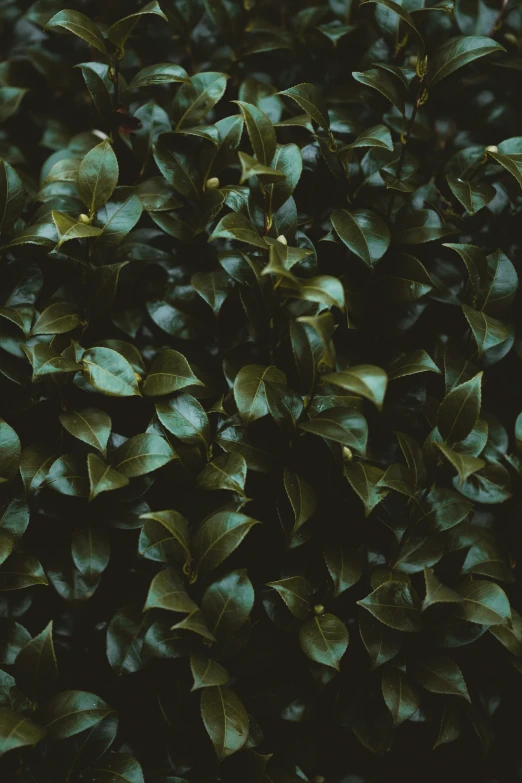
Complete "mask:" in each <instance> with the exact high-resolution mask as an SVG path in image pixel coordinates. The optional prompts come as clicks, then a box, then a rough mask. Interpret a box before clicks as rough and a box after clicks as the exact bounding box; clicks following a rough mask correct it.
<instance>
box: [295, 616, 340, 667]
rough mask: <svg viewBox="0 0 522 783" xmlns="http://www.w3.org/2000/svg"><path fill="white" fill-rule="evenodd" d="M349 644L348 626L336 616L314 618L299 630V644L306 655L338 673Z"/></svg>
mask: <svg viewBox="0 0 522 783" xmlns="http://www.w3.org/2000/svg"><path fill="white" fill-rule="evenodd" d="M348 642H349V634H348V631H347V629H346V626H345V624H344V623H343V622H341V620H339V618H338V617H336V616H335V615H334V614H321V615H319V616H316V617H313V618H312V619H310V620H307V621H306V622H305V623H303V625H302V626H301V627H300V629H299V643H300V645H301V649H302V651H303V652H304V653H305V655H307V656H308V657H309V658H311V659H312V661H317V663H322V664H323V665H324V666H330V667H331V668H332V669H335V670H336V671H340V663H341V658H342V657H343V655H344V653H345V652H346V650H347V648H348Z"/></svg>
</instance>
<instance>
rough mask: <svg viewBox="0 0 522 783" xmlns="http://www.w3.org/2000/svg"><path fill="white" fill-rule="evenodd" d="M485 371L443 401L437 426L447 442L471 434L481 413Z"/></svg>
mask: <svg viewBox="0 0 522 783" xmlns="http://www.w3.org/2000/svg"><path fill="white" fill-rule="evenodd" d="M482 375H483V373H481V372H479V373H478V374H477V375H475V376H474V377H473V378H471V380H469V381H466V382H465V383H461V384H460V386H456V387H455V388H454V389H452V390H451V391H450V392H449V393H448V394H447V395H446V396H445V397H444V400H443V401H442V402H441V404H440V406H439V410H438V413H437V427H438V428H439V430H440V434H441V435H442V437H443V438H444V440H445V441H446V443H456V442H457V441H460V440H464V438H465V437H466V436H467V435H469V433H470V432H471V430H472V429H473V427H474V426H475V424H476V423H477V419H478V417H479V415H480V404H481V384H482Z"/></svg>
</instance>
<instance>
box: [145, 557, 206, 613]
mask: <svg viewBox="0 0 522 783" xmlns="http://www.w3.org/2000/svg"><path fill="white" fill-rule="evenodd" d="M197 608H198V607H197V606H196V604H195V603H194V601H193V600H192V598H191V597H190V596H189V595H188V593H187V591H186V590H185V586H184V584H183V582H182V580H181V577H180V576H178V574H177V573H176V571H174V570H173V569H171V568H167V569H165V570H164V571H160V572H159V574H156V576H155V577H154V579H153V580H152V582H151V583H150V587H149V592H148V595H147V600H146V602H145V606H144V607H143V611H144V612H146V611H147V610H148V609H167V610H168V611H170V612H182V613H183V614H189V613H190V612H194V611H195V610H196V609H197Z"/></svg>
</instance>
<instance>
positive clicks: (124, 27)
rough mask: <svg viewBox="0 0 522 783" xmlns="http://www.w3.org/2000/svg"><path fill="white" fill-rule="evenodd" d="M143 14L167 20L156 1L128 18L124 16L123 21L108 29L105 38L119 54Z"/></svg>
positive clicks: (120, 20)
mask: <svg viewBox="0 0 522 783" xmlns="http://www.w3.org/2000/svg"><path fill="white" fill-rule="evenodd" d="M144 14H155V15H156V16H161V18H162V19H167V17H166V16H165V14H164V13H163V11H162V10H161V8H160V6H159V4H158V3H157V2H156V0H152V2H150V3H147V4H146V5H144V6H143V7H142V8H140V10H139V11H136V12H135V13H134V14H129V16H125V17H124V18H123V19H119V20H118V21H117V22H115V23H114V24H113V25H112V26H111V27H109V30H108V32H107V37H108V39H109V41H112V43H113V44H115V45H116V46H117V47H118V49H119V50H120V51H121V52H123V48H124V46H125V44H126V42H127V39H128V37H129V36H130V34H131V33H132V31H133V30H134V27H135V26H136V24H137V23H138V22H139V20H140V17H141V16H143V15H144Z"/></svg>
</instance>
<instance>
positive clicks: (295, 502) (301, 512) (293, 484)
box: [284, 468, 317, 534]
mask: <svg viewBox="0 0 522 783" xmlns="http://www.w3.org/2000/svg"><path fill="white" fill-rule="evenodd" d="M284 485H285V490H286V494H287V496H288V500H289V501H290V504H291V506H292V510H293V512H294V527H293V534H295V533H296V532H297V531H298V530H299V528H300V527H301V526H302V525H304V523H305V522H307V521H308V520H309V519H310V517H312V516H313V514H314V513H315V510H316V508H317V493H316V492H315V490H314V488H313V487H311V486H310V484H309V483H308V482H307V481H306V480H305V479H304V478H302V476H299V475H298V474H297V473H294V471H292V470H289V469H288V468H285V472H284Z"/></svg>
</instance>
